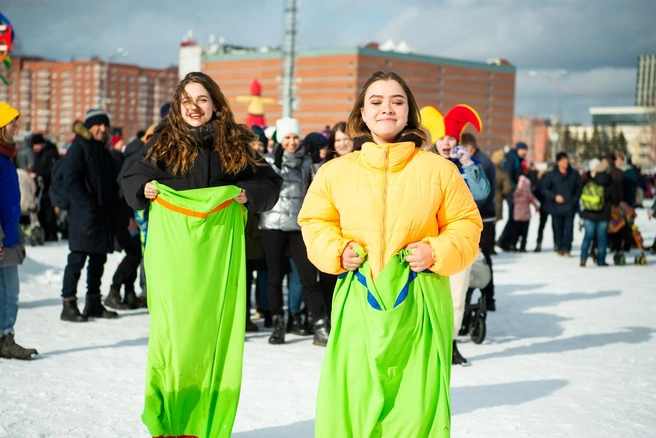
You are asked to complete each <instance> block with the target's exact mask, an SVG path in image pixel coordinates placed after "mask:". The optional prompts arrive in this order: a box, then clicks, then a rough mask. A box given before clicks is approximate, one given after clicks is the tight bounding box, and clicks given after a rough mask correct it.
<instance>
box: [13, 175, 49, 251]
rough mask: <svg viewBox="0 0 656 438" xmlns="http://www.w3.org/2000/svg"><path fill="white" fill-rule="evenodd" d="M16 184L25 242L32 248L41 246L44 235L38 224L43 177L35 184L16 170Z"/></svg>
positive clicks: (29, 177)
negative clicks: (19, 195) (18, 189)
mask: <svg viewBox="0 0 656 438" xmlns="http://www.w3.org/2000/svg"><path fill="white" fill-rule="evenodd" d="M17 172H18V184H19V187H20V192H21V203H20V205H21V224H22V229H23V233H25V238H26V240H27V241H28V242H29V243H30V245H32V246H37V245H43V242H44V239H45V233H44V231H43V228H42V227H41V224H40V223H39V209H40V208H41V196H42V195H43V177H40V176H39V177H37V179H36V182H35V181H34V180H33V179H32V177H31V176H30V174H29V173H28V172H27V171H26V170H24V169H18V170H17Z"/></svg>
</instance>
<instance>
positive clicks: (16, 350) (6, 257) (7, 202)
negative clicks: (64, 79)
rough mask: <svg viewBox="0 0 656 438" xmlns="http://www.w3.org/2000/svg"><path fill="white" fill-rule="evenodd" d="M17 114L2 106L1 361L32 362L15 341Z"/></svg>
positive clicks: (20, 251) (19, 257)
mask: <svg viewBox="0 0 656 438" xmlns="http://www.w3.org/2000/svg"><path fill="white" fill-rule="evenodd" d="M18 116H19V113H18V110H17V109H16V108H14V107H12V106H11V105H9V104H6V103H5V102H0V357H3V358H7V359H30V358H31V357H32V356H34V355H35V354H37V351H36V350H34V349H33V348H23V347H21V346H20V345H18V344H17V343H16V342H15V341H14V324H15V323H16V316H17V315H18V292H19V290H20V284H19V281H18V265H20V264H22V263H23V260H24V259H25V244H24V242H23V241H22V240H23V239H22V234H21V232H20V228H19V226H18V222H19V220H20V215H21V208H20V189H19V186H18V174H17V173H16V168H15V167H14V163H13V161H12V160H13V159H14V158H15V157H16V152H17V149H16V144H15V143H14V136H15V135H16V133H17V132H18Z"/></svg>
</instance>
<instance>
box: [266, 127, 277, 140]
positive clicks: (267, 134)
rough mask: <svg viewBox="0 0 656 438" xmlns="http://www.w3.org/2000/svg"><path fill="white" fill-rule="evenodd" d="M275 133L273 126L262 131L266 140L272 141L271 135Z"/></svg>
mask: <svg viewBox="0 0 656 438" xmlns="http://www.w3.org/2000/svg"><path fill="white" fill-rule="evenodd" d="M275 133H276V127H275V126H269V127H268V128H266V129H265V130H264V135H266V138H267V140H272V139H273V135H274V134H275Z"/></svg>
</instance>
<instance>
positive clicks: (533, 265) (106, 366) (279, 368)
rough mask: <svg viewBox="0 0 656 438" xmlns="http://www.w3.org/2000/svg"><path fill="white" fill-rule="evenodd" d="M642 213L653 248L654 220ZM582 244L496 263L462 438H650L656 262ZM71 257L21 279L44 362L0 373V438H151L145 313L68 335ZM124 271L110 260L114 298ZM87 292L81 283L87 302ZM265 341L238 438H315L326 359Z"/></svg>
mask: <svg viewBox="0 0 656 438" xmlns="http://www.w3.org/2000/svg"><path fill="white" fill-rule="evenodd" d="M638 213H639V217H638V220H637V224H638V225H639V227H640V229H641V230H642V232H643V235H644V237H645V242H646V243H647V245H650V244H651V243H652V242H653V240H654V236H655V235H656V220H655V221H651V222H650V221H648V220H647V217H646V212H645V210H638ZM536 219H537V218H534V220H533V221H532V223H531V229H530V233H529V242H530V243H531V244H530V245H529V251H530V250H532V249H533V245H532V243H533V242H534V241H535V236H536V227H537V220H536ZM577 222H578V219H577ZM502 225H503V224H501V223H500V224H498V230H499V232H500V230H501V228H502ZM581 240H582V234H581V232H580V231H578V230H576V232H575V251H574V252H573V257H572V258H571V259H563V258H560V257H557V256H556V255H555V254H554V253H553V252H551V251H550V249H551V248H549V245H550V242H551V234H550V225H549V224H547V230H546V236H545V251H544V252H542V253H539V254H536V253H532V252H529V253H526V254H509V253H502V254H499V255H497V256H496V257H494V259H493V260H494V263H495V282H496V285H497V287H496V294H497V306H498V311H497V312H495V313H491V314H489V316H488V335H487V339H486V340H485V342H484V343H483V344H482V345H476V344H474V343H472V342H471V340H470V339H469V338H467V337H462V338H461V339H460V341H459V346H460V351H461V352H462V354H463V355H464V356H465V357H466V358H468V359H469V361H470V364H471V366H468V367H455V368H453V372H452V391H451V394H452V413H453V424H452V436H454V437H544V436H549V437H629V436H630V437H648V436H654V430H655V429H656V413H655V412H656V410H655V409H654V406H656V338H655V336H654V332H655V331H656V318H654V309H656V295H655V294H654V292H655V291H656V288H655V287H654V285H655V284H656V269H655V265H656V257H655V256H649V264H648V265H647V266H634V265H633V257H632V256H633V255H635V254H636V252H635V251H634V252H633V253H632V256H631V257H628V262H629V264H628V265H627V266H623V267H616V266H611V267H608V268H598V267H596V266H594V265H592V266H590V265H591V264H590V263H589V265H588V267H586V268H580V267H579V266H578V245H580V243H581ZM67 254H68V251H67V247H66V244H65V243H64V244H50V245H47V246H44V247H37V248H28V259H27V260H26V263H25V265H24V266H22V267H21V269H20V278H21V294H20V310H19V313H18V321H17V325H16V333H17V335H16V340H17V342H19V343H21V344H22V345H24V346H26V347H35V348H37V349H38V350H39V352H40V355H39V356H38V359H36V360H33V361H30V362H21V361H15V360H3V359H0V412H1V413H2V414H0V437H12V438H13V437H25V438H27V437H58V438H61V437H67V438H68V437H91V436H94V437H97V436H103V437H144V438H145V437H148V433H147V431H146V428H145V427H144V426H143V425H142V424H141V421H140V415H141V410H142V406H143V387H144V373H145V364H146V346H147V341H148V313H147V312H146V311H145V310H139V311H129V312H121V318H120V319H118V320H94V321H92V322H89V323H86V324H72V323H65V322H61V321H60V320H59V313H60V311H61V300H60V298H59V294H60V290H61V282H62V273H63V268H64V266H65V264H66V257H67ZM120 258H121V255H119V254H112V255H110V257H109V259H108V262H107V265H106V270H105V275H104V277H103V291H104V293H105V294H106V293H107V291H108V289H109V283H110V280H111V276H112V274H113V271H114V269H115V267H116V265H117V263H118V261H119V260H120ZM608 261H609V262H610V263H612V258H611V257H609V259H608ZM84 289H85V283H84V275H83V277H82V279H81V281H80V287H79V291H80V292H79V294H78V295H79V296H80V297H81V298H82V300H81V301H83V296H84ZM81 304H82V303H81ZM256 322H258V324H260V325H261V323H262V321H256ZM268 335H269V331H268V330H264V331H260V332H259V333H254V334H248V335H247V336H246V348H245V357H244V378H243V387H242V393H241V401H240V405H239V412H238V415H237V420H236V423H235V427H234V434H233V436H235V437H238V438H256V437H267V438H283V437H285V438H290V437H291V438H293V437H311V436H313V428H314V421H313V418H314V404H315V399H316V392H317V383H318V379H319V373H320V368H321V361H322V358H323V353H324V349H323V348H321V347H316V346H313V345H312V340H311V338H310V337H304V338H301V337H296V336H293V335H289V336H288V338H287V339H288V343H287V344H286V345H283V346H271V345H269V344H268V343H267V338H268Z"/></svg>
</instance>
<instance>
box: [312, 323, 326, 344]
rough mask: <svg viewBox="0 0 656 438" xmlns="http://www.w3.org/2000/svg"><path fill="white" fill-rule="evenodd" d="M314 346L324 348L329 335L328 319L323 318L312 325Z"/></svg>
mask: <svg viewBox="0 0 656 438" xmlns="http://www.w3.org/2000/svg"><path fill="white" fill-rule="evenodd" d="M313 327H314V341H312V343H313V344H314V345H318V346H320V347H325V346H326V344H328V336H329V335H330V326H329V322H328V318H326V317H323V318H321V319H319V320H318V321H317V322H315V323H314V325H313Z"/></svg>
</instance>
